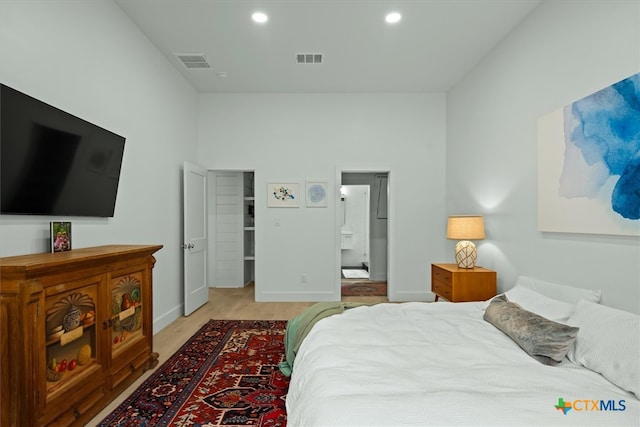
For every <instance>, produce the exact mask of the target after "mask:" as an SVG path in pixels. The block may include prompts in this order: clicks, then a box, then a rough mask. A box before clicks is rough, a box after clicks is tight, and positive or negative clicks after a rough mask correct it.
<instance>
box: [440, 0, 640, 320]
mask: <svg viewBox="0 0 640 427" xmlns="http://www.w3.org/2000/svg"><path fill="white" fill-rule="evenodd" d="M639 69H640V2H638V1H580V2H577V1H572V2H544V3H543V4H542V5H541V6H540V7H539V8H538V9H536V10H535V11H534V12H533V13H532V15H530V16H529V17H528V18H527V20H526V21H525V22H524V23H523V24H522V25H521V26H520V27H518V28H517V29H516V30H515V31H514V32H513V33H512V34H511V35H510V37H509V38H508V39H507V40H505V42H504V43H503V44H502V45H501V46H500V47H499V48H498V49H496V50H495V51H494V52H493V53H492V54H491V55H490V56H488V57H486V58H485V59H484V61H483V62H482V63H481V64H480V65H479V66H478V67H477V68H476V69H475V70H474V71H473V72H472V73H471V74H470V75H468V76H467V78H466V79H465V80H464V81H463V82H461V83H460V84H458V85H457V86H456V87H455V88H454V89H453V90H452V91H451V92H450V93H449V96H448V110H447V153H446V157H447V186H446V194H447V213H448V214H475V213H478V214H484V215H485V221H486V228H487V240H485V241H483V242H481V243H480V244H479V248H478V253H479V264H480V265H482V266H485V267H488V268H491V269H495V270H496V271H497V272H498V281H499V288H500V289H501V290H505V289H507V288H509V287H510V286H512V284H513V282H514V280H515V278H516V277H517V275H521V274H523V275H529V276H534V277H538V278H541V279H545V280H549V281H553V282H558V283H565V284H570V285H574V286H580V287H586V288H597V289H602V290H603V303H605V304H607V305H611V306H614V307H619V308H622V309H626V310H629V311H633V312H640V291H639V288H640V241H639V239H638V238H637V237H614V236H605V235H579V234H563V233H541V232H539V231H537V225H536V224H537V218H536V215H537V205H536V197H537V196H536V191H537V189H536V179H537V178H536V176H537V175H536V174H537V172H536V168H537V164H536V149H537V135H536V121H537V119H538V118H539V117H540V116H542V115H544V114H547V113H549V112H551V111H554V110H556V109H558V108H560V107H562V106H564V105H567V104H569V103H571V102H573V101H575V100H577V99H580V98H582V97H583V96H586V95H589V94H591V93H593V92H595V91H597V90H599V89H601V88H603V87H605V86H608V85H610V84H612V83H614V82H616V81H619V80H621V79H623V78H625V77H628V76H630V75H632V74H635V73H637V72H638V71H639ZM585 215H588V212H585ZM454 243H455V242H450V244H449V247H450V248H449V249H447V250H448V251H449V250H450V251H451V252H453V245H454Z"/></svg>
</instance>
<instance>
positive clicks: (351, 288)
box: [342, 280, 387, 297]
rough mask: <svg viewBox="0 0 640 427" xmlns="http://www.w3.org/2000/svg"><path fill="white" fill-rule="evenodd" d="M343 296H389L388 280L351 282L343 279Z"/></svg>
mask: <svg viewBox="0 0 640 427" xmlns="http://www.w3.org/2000/svg"><path fill="white" fill-rule="evenodd" d="M342 296H343V297H361V296H368V297H386V296H387V282H370V281H365V282H362V281H360V282H358V281H356V282H349V281H346V280H343V281H342Z"/></svg>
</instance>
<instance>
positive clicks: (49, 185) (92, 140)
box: [0, 85, 125, 217]
mask: <svg viewBox="0 0 640 427" xmlns="http://www.w3.org/2000/svg"><path fill="white" fill-rule="evenodd" d="M124 142H125V138H124V137H122V136H119V135H116V134H115V133H113V132H110V131H108V130H106V129H103V128H101V127H99V126H96V125H94V124H91V123H89V122H87V121H85V120H82V119H80V118H79V117H76V116H74V115H72V114H69V113H66V112H64V111H62V110H60V109H58V108H55V107H53V106H51V105H49V104H46V103H44V102H42V101H39V100H37V99H35V98H32V97H31V96H28V95H26V94H24V93H22V92H19V91H17V90H15V89H12V88H10V87H8V86H6V85H2V86H1V88H0V213H2V214H12V215H48V216H89V217H112V216H113V214H114V210H115V204H116V195H117V193H118V182H119V180H120V167H121V165H122V155H123V152H124Z"/></svg>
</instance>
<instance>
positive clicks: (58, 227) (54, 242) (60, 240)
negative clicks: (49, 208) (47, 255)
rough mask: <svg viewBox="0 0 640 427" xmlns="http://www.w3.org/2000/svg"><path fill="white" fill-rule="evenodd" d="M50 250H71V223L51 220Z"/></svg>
mask: <svg viewBox="0 0 640 427" xmlns="http://www.w3.org/2000/svg"><path fill="white" fill-rule="evenodd" d="M49 229H50V231H51V252H64V251H70V250H71V223H70V222H51V223H50V224H49Z"/></svg>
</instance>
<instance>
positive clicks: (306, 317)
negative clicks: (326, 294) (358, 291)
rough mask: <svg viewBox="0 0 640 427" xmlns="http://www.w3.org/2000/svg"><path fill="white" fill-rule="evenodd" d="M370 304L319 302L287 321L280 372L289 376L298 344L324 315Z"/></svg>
mask: <svg viewBox="0 0 640 427" xmlns="http://www.w3.org/2000/svg"><path fill="white" fill-rule="evenodd" d="M361 305H370V304H366V303H361V302H319V303H316V304H314V305H312V306H311V307H308V308H306V309H305V310H304V311H303V312H302V313H300V314H299V315H298V316H296V317H294V318H293V319H291V320H289V321H288V322H287V330H286V331H285V334H284V350H285V357H286V359H285V361H284V362H281V363H280V365H279V368H280V372H282V373H283V374H284V375H285V376H287V377H290V376H291V371H292V370H293V362H294V360H295V358H296V354H297V353H298V349H299V348H300V344H302V341H303V340H304V338H305V337H306V336H307V334H308V333H309V331H310V330H311V328H313V325H315V324H316V322H318V321H319V320H321V319H324V318H325V317H329V316H333V315H334V314H340V313H343V312H344V311H345V310H346V309H348V308H353V307H359V306H361Z"/></svg>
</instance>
